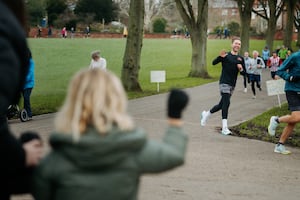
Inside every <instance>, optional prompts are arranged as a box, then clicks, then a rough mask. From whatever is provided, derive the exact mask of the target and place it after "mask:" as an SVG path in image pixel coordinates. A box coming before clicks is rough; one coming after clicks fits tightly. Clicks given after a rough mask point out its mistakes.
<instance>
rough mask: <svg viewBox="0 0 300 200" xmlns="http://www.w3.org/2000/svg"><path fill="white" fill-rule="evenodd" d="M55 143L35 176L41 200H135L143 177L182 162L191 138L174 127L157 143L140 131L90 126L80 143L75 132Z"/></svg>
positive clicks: (53, 138) (53, 137) (55, 135)
mask: <svg viewBox="0 0 300 200" xmlns="http://www.w3.org/2000/svg"><path fill="white" fill-rule="evenodd" d="M50 144H51V147H52V151H51V152H50V153H49V154H48V155H47V156H46V157H45V158H44V159H43V160H42V161H41V163H40V165H39V166H38V167H37V170H36V172H35V176H34V193H33V196H34V197H35V199H36V200H100V199H101V200H123V199H124V200H125V199H126V200H135V199H137V192H138V185H139V178H140V176H141V175H142V174H143V173H158V172H163V171H166V170H168V169H171V168H174V167H176V166H179V165H182V164H183V162H184V157H185V151H186V145H187V135H186V134H184V133H183V130H182V128H178V127H173V126H170V127H168V128H167V130H166V133H165V135H164V138H163V140H162V141H161V142H158V141H154V140H150V139H147V137H146V134H145V132H144V131H143V130H141V129H135V130H133V131H130V132H121V131H120V130H118V129H117V128H113V129H112V130H111V131H110V132H109V133H108V134H107V135H100V134H99V133H97V131H96V130H95V129H93V128H90V129H88V130H87V132H86V133H85V134H84V135H82V136H81V138H80V139H79V141H78V142H74V140H73V138H72V136H71V134H62V133H53V134H52V135H51V137H50Z"/></svg>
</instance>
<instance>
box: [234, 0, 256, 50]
mask: <svg viewBox="0 0 300 200" xmlns="http://www.w3.org/2000/svg"><path fill="white" fill-rule="evenodd" d="M235 1H236V2H237V4H238V8H239V13H240V21H241V42H242V46H241V52H245V51H249V40H250V24H251V12H252V8H253V4H254V0H235Z"/></svg>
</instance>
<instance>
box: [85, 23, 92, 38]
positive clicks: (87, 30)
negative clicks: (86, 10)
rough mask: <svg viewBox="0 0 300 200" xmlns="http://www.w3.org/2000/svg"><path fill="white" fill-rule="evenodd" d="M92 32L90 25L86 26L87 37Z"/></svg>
mask: <svg viewBox="0 0 300 200" xmlns="http://www.w3.org/2000/svg"><path fill="white" fill-rule="evenodd" d="M90 33H91V30H90V27H89V26H87V27H86V28H85V37H86V38H88V37H90Z"/></svg>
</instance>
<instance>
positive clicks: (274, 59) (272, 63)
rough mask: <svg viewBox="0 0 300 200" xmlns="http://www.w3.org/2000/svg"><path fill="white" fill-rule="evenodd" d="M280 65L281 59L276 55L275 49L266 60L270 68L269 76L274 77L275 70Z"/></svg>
mask: <svg viewBox="0 0 300 200" xmlns="http://www.w3.org/2000/svg"><path fill="white" fill-rule="evenodd" d="M280 65H281V60H280V58H279V56H278V55H277V53H276V51H274V52H273V53H272V56H271V57H270V58H269V60H268V62H267V66H268V67H269V68H270V72H271V78H272V79H275V75H276V72H277V70H278V67H279V66H280Z"/></svg>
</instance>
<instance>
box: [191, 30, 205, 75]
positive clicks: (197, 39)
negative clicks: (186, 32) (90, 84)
mask: <svg viewBox="0 0 300 200" xmlns="http://www.w3.org/2000/svg"><path fill="white" fill-rule="evenodd" d="M203 29H205V30H203ZM206 31H207V28H204V27H199V28H198V29H196V30H193V31H191V32H190V34H191V43H192V66H191V71H190V72H189V76H190V77H202V78H209V77H210V76H209V75H208V72H207V64H206V50H207V35H206Z"/></svg>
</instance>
